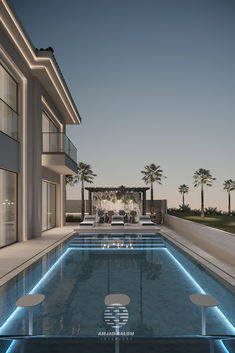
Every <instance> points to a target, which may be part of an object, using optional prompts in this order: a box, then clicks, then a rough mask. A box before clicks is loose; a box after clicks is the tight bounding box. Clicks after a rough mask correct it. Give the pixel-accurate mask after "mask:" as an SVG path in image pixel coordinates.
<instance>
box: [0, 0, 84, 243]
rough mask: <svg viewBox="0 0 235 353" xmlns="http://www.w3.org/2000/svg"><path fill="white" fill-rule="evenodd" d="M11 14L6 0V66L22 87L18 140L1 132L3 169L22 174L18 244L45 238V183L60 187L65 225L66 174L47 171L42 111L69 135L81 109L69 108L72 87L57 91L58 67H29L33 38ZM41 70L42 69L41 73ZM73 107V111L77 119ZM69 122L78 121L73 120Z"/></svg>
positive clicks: (0, 5)
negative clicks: (27, 46)
mask: <svg viewBox="0 0 235 353" xmlns="http://www.w3.org/2000/svg"><path fill="white" fill-rule="evenodd" d="M8 12H9V14H10V10H8V3H7V2H6V1H5V0H0V14H1V16H2V22H0V33H1V35H0V64H2V65H3V67H4V68H6V69H7V71H8V72H9V73H10V74H11V75H12V76H13V78H14V79H15V80H16V81H17V83H18V98H19V104H18V112H19V117H18V122H19V124H18V141H15V140H14V139H12V138H11V137H9V136H7V135H6V134H4V133H2V132H0V168H2V169H7V170H9V171H13V172H17V173H18V241H24V240H27V239H30V238H36V237H39V236H41V233H42V232H41V229H42V180H46V181H49V182H52V183H55V184H56V207H57V212H56V226H63V225H64V219H65V216H64V213H65V186H64V183H65V180H64V176H63V175H61V174H58V173H56V172H53V171H51V170H50V169H47V168H46V167H43V166H42V161H41V160H42V157H41V155H42V111H43V110H45V112H46V113H47V115H49V117H50V118H51V119H52V120H54V121H55V120H56V124H57V126H58V127H59V130H60V132H63V131H65V121H67V122H68V120H69V119H73V120H74V121H75V118H74V116H72V114H75V113H74V111H75V108H76V107H75V108H74V107H73V106H72V103H71V107H70V106H69V102H71V101H70V100H69V99H70V96H69V94H68V92H67V91H66V90H67V88H64V87H63V85H62V84H61V86H59V84H58V88H57V87H56V83H57V81H58V80H59V79H60V77H59V76H58V74H57V76H56V75H55V78H54V77H53V76H52V75H51V77H52V78H53V82H51V81H50V79H49V76H47V75H46V74H45V73H46V72H48V70H49V69H50V70H52V72H54V71H55V68H54V69H52V68H51V67H49V69H48V68H46V64H45V68H43V63H44V62H42V65H41V66H42V68H41V69H37V68H36V69H34V68H33V66H32V65H31V64H30V63H29V59H28V58H27V55H28V54H27V51H26V50H25V54H24V51H23V49H24V45H25V43H26V44H27V40H26V39H27V38H26V39H24V33H23V34H21V32H20V29H19V30H18V29H17V28H16V27H14V23H12V18H11V16H10V15H9V17H8ZM8 25H9V31H10V30H12V33H13V35H15V40H16V41H15V42H14V40H12V37H11V35H10V32H8V30H7V29H6V28H8V27H7V26H8ZM19 32H20V35H21V37H22V38H23V39H22V38H21V37H20V38H21V39H22V43H23V44H22V48H23V49H22V48H20V43H21V42H20V40H21V39H20V40H19V39H18V36H19ZM12 33H11V34H12ZM24 42H25V43H24ZM18 43H19V45H18ZM50 55H51V54H50ZM50 55H49V56H50ZM34 59H35V58H34ZM36 59H37V58H36ZM36 59H35V60H36ZM47 61H48V63H51V62H52V64H50V65H51V66H53V65H54V64H53V60H51V59H50V58H48V60H47ZM48 65H49V64H48ZM53 67H54V66H53ZM39 70H41V71H42V73H41V74H40V72H39ZM53 70H54V71H53ZM56 79H57V81H56ZM58 82H62V81H58ZM52 83H53V84H52ZM62 83H63V82H62ZM53 85H54V90H53ZM63 90H64V91H63ZM60 91H61V92H62V93H60ZM63 92H64V96H63V95H62V94H63ZM69 109H70V110H71V112H72V113H71V116H72V117H71V118H70V116H69V114H70V112H69ZM75 117H76V116H75ZM78 117H79V116H78ZM79 118H80V117H79ZM69 123H73V121H71V122H69ZM75 123H79V121H77V122H76V121H75Z"/></svg>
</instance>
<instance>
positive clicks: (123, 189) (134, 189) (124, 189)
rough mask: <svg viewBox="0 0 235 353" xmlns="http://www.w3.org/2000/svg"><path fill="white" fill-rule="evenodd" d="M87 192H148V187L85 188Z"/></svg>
mask: <svg viewBox="0 0 235 353" xmlns="http://www.w3.org/2000/svg"><path fill="white" fill-rule="evenodd" d="M85 189H86V190H88V191H91V192H109V191H115V192H122V193H124V192H144V191H147V190H149V188H148V187H143V188H142V187H126V186H123V185H121V186H118V187H86V188H85Z"/></svg>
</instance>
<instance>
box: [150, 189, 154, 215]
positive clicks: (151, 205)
mask: <svg viewBox="0 0 235 353" xmlns="http://www.w3.org/2000/svg"><path fill="white" fill-rule="evenodd" d="M150 191H151V201H150V213H151V214H153V213H154V209H153V183H151V190H150Z"/></svg>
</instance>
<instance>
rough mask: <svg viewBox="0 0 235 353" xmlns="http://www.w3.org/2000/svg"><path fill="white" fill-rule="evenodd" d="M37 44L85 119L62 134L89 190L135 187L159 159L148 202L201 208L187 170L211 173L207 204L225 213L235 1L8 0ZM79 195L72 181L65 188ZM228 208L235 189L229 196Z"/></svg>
mask: <svg viewBox="0 0 235 353" xmlns="http://www.w3.org/2000/svg"><path fill="white" fill-rule="evenodd" d="M11 3H12V5H13V7H14V9H15V11H16V13H17V14H18V17H19V19H20V20H21V22H22V24H23V26H24V28H25V30H26V32H27V33H28V35H29V37H30V38H31V40H32V42H33V44H34V46H35V47H37V48H46V47H48V46H52V47H53V48H54V50H55V52H54V54H55V57H56V59H57V61H58V63H59V66H60V68H61V71H62V73H63V75H64V78H65V80H66V82H67V85H68V87H69V89H70V92H71V94H72V96H73V98H74V101H75V103H76V105H77V107H78V110H79V112H80V115H81V116H82V118H83V122H82V124H81V125H80V126H69V127H68V128H67V135H68V136H69V137H70V139H71V140H72V142H73V143H74V144H75V145H76V147H77V148H78V160H79V161H83V162H86V163H89V164H91V166H92V168H93V170H94V172H95V173H96V174H98V177H97V178H96V179H95V182H94V186H119V185H125V186H143V185H144V183H143V181H141V177H142V175H141V173H140V171H141V170H142V169H143V168H144V166H145V165H146V164H149V163H155V164H157V165H158V164H159V165H160V166H161V168H162V169H163V171H164V175H166V176H167V179H165V180H164V181H163V185H162V186H161V185H155V189H154V193H155V198H156V199H167V200H168V206H169V207H176V206H178V205H179V204H180V203H181V195H180V194H179V193H178V186H179V185H180V184H188V185H189V187H190V192H189V194H188V195H187V196H186V200H185V201H186V203H189V204H190V206H191V207H192V208H200V190H199V189H194V188H193V184H192V181H193V173H194V171H195V170H197V169H198V168H206V169H210V171H211V173H212V175H213V176H214V177H216V178H217V180H216V181H215V182H214V186H213V187H212V188H209V187H206V188H205V206H206V207H208V206H214V207H215V206H217V207H218V208H219V209H224V210H226V209H227V193H226V192H225V191H224V190H223V186H222V184H223V181H224V180H225V179H230V178H232V179H233V180H235V161H234V143H235V139H234V135H235V119H234V116H235V1H234V0H116V1H114V0H67V1H63V0H50V1H48V0H40V1H36V0H12V1H11ZM67 195H68V198H78V197H79V198H80V187H79V188H71V187H69V188H68V190H67ZM232 208H233V209H235V192H234V193H233V195H232Z"/></svg>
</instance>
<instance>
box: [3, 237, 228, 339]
mask: <svg viewBox="0 0 235 353" xmlns="http://www.w3.org/2000/svg"><path fill="white" fill-rule="evenodd" d="M48 269H49V270H48ZM13 293H14V294H13ZM26 293H42V294H44V295H45V297H46V299H45V301H44V302H43V303H42V305H40V306H38V307H35V309H34V334H38V335H59V336H78V335H79V336H80V337H102V336H103V335H109V334H112V331H113V329H111V328H110V326H109V325H107V321H106V320H105V310H106V306H105V303H104V298H105V296H106V295H107V294H109V293H123V294H126V295H128V296H129V297H130V304H129V305H128V306H127V311H128V320H127V322H126V323H125V325H124V326H122V328H120V334H123V335H128V336H134V337H159V336H182V335H199V334H200V333H201V311H200V308H198V307H197V306H195V305H194V304H193V303H191V301H190V299H189V295H190V294H192V293H207V294H210V295H213V296H214V297H215V298H216V299H217V300H218V301H219V303H220V305H219V308H218V309H217V308H209V309H207V333H208V335H230V334H234V332H235V330H234V326H233V325H234V317H235V315H234V312H235V308H234V296H233V294H232V293H231V292H230V291H229V290H228V289H227V288H225V287H223V286H222V285H221V283H219V282H218V281H216V280H215V279H214V278H213V277H211V276H210V275H209V274H208V273H207V272H206V271H205V270H204V269H203V268H201V267H200V266H198V264H196V263H194V262H193V261H190V259H189V258H188V257H187V256H185V255H184V254H182V253H181V252H180V251H178V249H176V248H175V247H173V246H172V245H171V244H169V243H168V242H166V241H164V240H163V239H162V238H161V236H160V234H155V233H147V234H127V233H126V234H122V233H115V234H92V235H91V234H88V233H80V234H79V235H78V234H76V235H75V236H74V237H73V238H72V239H71V241H70V242H68V243H67V244H66V245H65V246H64V247H63V248H62V249H60V250H58V251H57V252H56V253H54V254H53V255H50V256H48V258H47V259H46V260H45V261H44V262H41V263H40V266H39V265H38V266H36V267H35V266H34V267H32V268H30V269H28V270H27V274H26V276H21V277H20V276H19V277H18V279H15V280H14V281H13V282H12V281H11V283H9V284H8V287H7V286H6V287H5V288H4V293H3V292H2V293H1V294H2V295H1V297H2V298H3V301H4V303H3V302H2V304H1V305H2V308H3V306H4V307H6V308H7V309H5V311H4V310H3V314H2V316H1V327H0V334H1V335H4V334H8V335H16V334H20V335H21V334H23V335H25V334H27V333H28V326H27V325H28V313H27V310H25V309H16V307H15V306H14V303H15V301H16V299H18V298H19V297H20V296H21V295H23V294H26Z"/></svg>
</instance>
